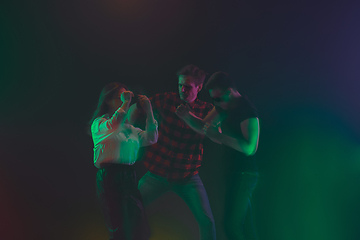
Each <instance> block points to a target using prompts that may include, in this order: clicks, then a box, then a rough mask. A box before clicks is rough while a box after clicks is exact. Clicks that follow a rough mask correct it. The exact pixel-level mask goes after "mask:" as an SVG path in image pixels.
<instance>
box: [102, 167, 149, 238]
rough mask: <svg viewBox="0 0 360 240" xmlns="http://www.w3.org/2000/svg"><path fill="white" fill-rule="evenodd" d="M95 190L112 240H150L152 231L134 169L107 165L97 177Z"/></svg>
mask: <svg viewBox="0 0 360 240" xmlns="http://www.w3.org/2000/svg"><path fill="white" fill-rule="evenodd" d="M96 183H97V184H96V190H97V196H98V199H99V201H100V205H101V208H102V211H103V214H104V218H105V223H106V226H107V229H108V231H109V236H110V238H109V239H112V240H148V239H149V237H150V230H149V226H148V222H147V219H146V215H145V211H144V206H143V204H142V198H141V195H140V192H139V190H138V188H137V179H136V173H135V171H134V169H133V167H132V166H128V165H122V164H108V165H106V166H105V167H102V168H100V169H99V170H98V172H97V174H96Z"/></svg>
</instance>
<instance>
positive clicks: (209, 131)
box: [203, 122, 220, 138]
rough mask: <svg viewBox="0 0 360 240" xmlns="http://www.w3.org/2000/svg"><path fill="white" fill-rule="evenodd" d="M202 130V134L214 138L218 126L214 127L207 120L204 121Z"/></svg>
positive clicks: (217, 131) (217, 133)
mask: <svg viewBox="0 0 360 240" xmlns="http://www.w3.org/2000/svg"><path fill="white" fill-rule="evenodd" d="M203 130H204V134H205V135H206V136H208V137H210V138H214V137H216V136H218V135H219V134H220V132H219V127H215V126H213V125H211V124H210V123H208V122H207V123H205V125H204V127H203Z"/></svg>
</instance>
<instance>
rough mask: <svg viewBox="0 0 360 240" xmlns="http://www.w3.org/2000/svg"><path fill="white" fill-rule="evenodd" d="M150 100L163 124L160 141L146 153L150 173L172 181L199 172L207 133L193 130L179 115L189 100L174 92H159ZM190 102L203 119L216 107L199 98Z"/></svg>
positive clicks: (194, 110) (190, 105)
mask: <svg viewBox="0 0 360 240" xmlns="http://www.w3.org/2000/svg"><path fill="white" fill-rule="evenodd" d="M150 100H151V104H152V107H153V109H154V112H157V113H158V114H159V118H160V119H159V120H160V121H159V122H161V123H160V126H159V138H158V141H157V143H155V144H153V145H152V146H151V147H150V148H149V150H148V152H147V153H146V156H145V159H144V165H145V166H146V168H147V169H148V170H149V171H150V172H152V173H154V174H156V175H159V176H162V177H166V178H168V179H169V180H176V179H183V178H186V177H191V176H193V175H195V174H197V173H198V171H199V167H200V166H201V161H202V156H203V144H202V141H203V139H204V136H203V135H201V134H198V133H196V132H195V131H194V130H192V129H191V128H190V127H189V126H188V125H187V124H186V123H185V122H184V121H183V120H182V119H180V118H179V117H178V116H177V115H176V114H175V111H176V107H177V106H179V105H180V104H186V102H184V101H182V100H181V99H180V97H179V95H178V94H177V93H172V92H169V93H163V94H156V95H155V96H153V97H151V98H150ZM187 105H188V106H189V107H190V108H191V112H192V113H193V114H195V115H196V116H198V117H200V118H202V119H203V118H204V117H205V116H206V115H207V114H208V113H209V112H210V110H211V109H212V108H213V105H212V104H211V103H207V102H203V101H201V100H199V99H196V100H195V101H194V102H192V103H187Z"/></svg>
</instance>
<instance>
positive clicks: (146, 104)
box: [138, 94, 152, 113]
mask: <svg viewBox="0 0 360 240" xmlns="http://www.w3.org/2000/svg"><path fill="white" fill-rule="evenodd" d="M138 96H139V104H140V106H141V108H142V109H143V110H144V111H145V113H150V112H151V111H152V109H151V102H150V100H149V98H148V97H147V96H145V95H140V94H139V95H138Z"/></svg>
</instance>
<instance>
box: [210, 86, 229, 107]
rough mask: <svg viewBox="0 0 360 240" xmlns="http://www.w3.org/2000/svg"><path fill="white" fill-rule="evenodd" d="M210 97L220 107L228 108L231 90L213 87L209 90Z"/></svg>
mask: <svg viewBox="0 0 360 240" xmlns="http://www.w3.org/2000/svg"><path fill="white" fill-rule="evenodd" d="M209 94H210V97H211V98H212V99H213V101H214V105H216V106H219V107H221V108H222V109H225V110H226V109H228V108H229V106H230V94H231V90H230V89H227V90H222V89H219V88H214V89H210V90H209Z"/></svg>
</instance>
